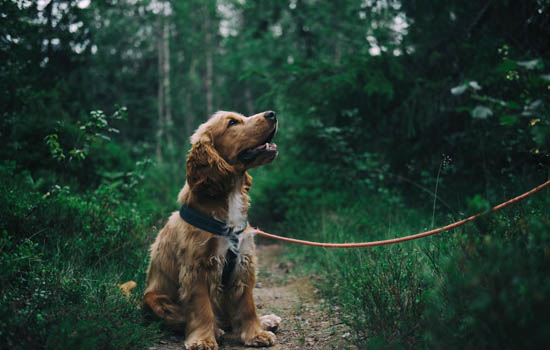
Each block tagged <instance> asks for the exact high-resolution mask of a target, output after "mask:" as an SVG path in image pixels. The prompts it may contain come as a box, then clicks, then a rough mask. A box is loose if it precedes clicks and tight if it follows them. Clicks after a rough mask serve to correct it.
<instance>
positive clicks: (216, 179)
mask: <svg viewBox="0 0 550 350" xmlns="http://www.w3.org/2000/svg"><path fill="white" fill-rule="evenodd" d="M234 172H235V170H234V169H233V167H232V166H231V165H229V164H228V163H227V162H226V161H225V160H224V159H223V158H222V157H220V155H219V154H218V152H217V151H216V149H215V148H214V145H213V143H212V138H211V136H210V135H208V133H204V134H203V135H201V136H200V138H198V140H196V141H195V142H194V143H193V146H192V147H191V150H190V151H189V154H188V155H187V183H188V184H189V187H190V188H191V189H192V190H199V191H202V192H204V193H206V194H208V195H210V196H215V195H218V194H221V193H226V192H228V191H229V190H230V189H231V181H232V179H231V175H232V174H233V173H234Z"/></svg>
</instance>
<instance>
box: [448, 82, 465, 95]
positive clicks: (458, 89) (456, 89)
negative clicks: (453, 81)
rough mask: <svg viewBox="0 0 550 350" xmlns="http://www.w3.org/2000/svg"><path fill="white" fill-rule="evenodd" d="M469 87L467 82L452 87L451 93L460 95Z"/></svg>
mask: <svg viewBox="0 0 550 350" xmlns="http://www.w3.org/2000/svg"><path fill="white" fill-rule="evenodd" d="M467 89H468V85H467V84H461V85H458V86H455V87H454V88H452V89H451V94H453V95H455V96H458V95H462V94H463V93H464V92H465V91H466V90H467Z"/></svg>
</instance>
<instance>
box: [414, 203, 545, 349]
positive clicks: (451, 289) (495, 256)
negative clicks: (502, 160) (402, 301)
mask: <svg viewBox="0 0 550 350" xmlns="http://www.w3.org/2000/svg"><path fill="white" fill-rule="evenodd" d="M548 204H549V203H548V198H543V200H542V201H541V200H529V201H528V204H527V205H525V206H524V207H515V208H512V209H508V210H507V211H506V212H505V213H503V214H495V215H493V216H491V217H490V218H484V219H485V221H486V222H485V228H486V229H485V230H483V231H479V229H478V227H477V226H475V225H469V226H467V227H466V228H465V229H464V232H463V233H462V234H461V235H459V236H457V238H456V242H455V243H454V244H453V245H451V246H449V247H448V248H447V249H445V252H444V254H441V257H440V266H439V268H440V271H439V275H438V276H439V278H438V281H437V283H435V284H434V285H433V286H432V288H431V290H430V291H429V293H427V294H426V297H425V298H424V300H425V302H426V312H425V313H424V314H423V323H424V325H425V326H424V331H423V338H424V339H423V341H425V344H426V345H427V346H428V347H430V348H449V347H450V348H454V347H457V345H458V344H460V348H463V349H487V348H503V349H539V348H543V347H544V346H545V344H547V341H548V338H547V337H548V329H550V322H549V321H548V313H549V312H550V302H549V301H548V298H547V297H546V296H547V295H548V294H549V293H550V281H549V280H548V278H547V277H546V276H548V275H549V273H550V269H549V266H550V264H549V262H550V261H549V256H548V251H549V249H550V234H549V232H550V221H549V217H548V211H547V209H546V208H547V207H548ZM527 208H529V209H527Z"/></svg>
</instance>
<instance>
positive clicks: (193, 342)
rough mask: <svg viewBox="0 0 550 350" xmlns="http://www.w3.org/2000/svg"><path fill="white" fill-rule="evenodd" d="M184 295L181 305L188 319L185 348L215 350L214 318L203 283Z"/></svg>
mask: <svg viewBox="0 0 550 350" xmlns="http://www.w3.org/2000/svg"><path fill="white" fill-rule="evenodd" d="M191 289H192V290H191V291H190V292H187V293H185V294H184V297H183V298H182V299H183V305H184V309H185V313H186V317H187V319H188V321H187V323H186V325H185V346H186V348H187V349H190V350H199V349H200V350H217V349H218V344H217V343H216V339H215V337H214V327H215V322H216V320H215V317H214V312H213V310H212V304H211V302H210V296H209V293H208V292H209V291H208V287H207V285H206V283H205V282H202V283H201V282H198V284H195V285H194V286H193V287H191Z"/></svg>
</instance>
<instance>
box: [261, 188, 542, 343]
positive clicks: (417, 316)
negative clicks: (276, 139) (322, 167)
mask: <svg viewBox="0 0 550 350" xmlns="http://www.w3.org/2000/svg"><path fill="white" fill-rule="evenodd" d="M362 193H367V194H362ZM368 193H371V194H368ZM260 194H262V192H261V190H260ZM306 195H309V196H312V197H314V198H311V197H309V198H307V200H304V201H303V202H301V203H302V205H301V206H298V207H294V208H292V210H289V211H287V215H286V217H285V220H284V221H283V223H282V224H280V225H279V226H278V227H277V231H278V232H284V233H285V234H286V235H288V236H292V237H297V238H302V239H310V240H317V241H324V242H352V241H355V242H360V241H369V240H380V239H385V238H394V237H398V236H403V235H407V234H413V233H417V232H421V231H423V230H425V229H428V228H429V227H427V226H428V225H429V222H430V220H431V215H429V211H428V210H426V211H413V210H410V209H407V208H406V206H405V205H404V204H403V200H401V199H400V197H399V195H397V194H396V193H392V192H391V191H384V192H383V193H380V192H379V193H377V194H375V195H373V194H372V191H369V189H368V188H363V189H361V188H353V189H349V188H348V189H346V190H345V191H338V192H335V191H334V192H331V191H326V192H323V193H321V192H319V193H317V194H314V193H311V192H310V193H309V194H304V196H306ZM260 200H262V198H260ZM478 202H479V200H472V201H471V205H470V210H473V211H474V212H475V211H476V210H479V209H480V208H479V203H478ZM293 203H300V201H293ZM549 205H550V198H549V196H548V195H547V194H539V195H537V196H536V197H531V198H529V199H527V200H525V201H523V202H521V203H519V204H516V205H515V206H513V207H512V208H509V209H506V210H503V211H501V212H497V213H492V214H490V215H488V216H485V217H482V218H481V219H480V220H478V221H476V222H475V223H470V224H468V225H466V226H463V227H462V228H460V229H455V230H454V231H450V232H445V233H441V234H440V235H437V236H432V237H428V238H424V239H421V240H416V241H411V242H405V243H401V244H398V245H389V246H380V247H373V248H354V249H322V248H314V247H304V246H292V248H291V249H290V251H289V253H288V254H289V257H288V258H290V259H293V260H296V261H298V262H299V263H298V264H296V265H297V266H301V268H302V269H303V272H305V273H308V274H311V273H314V274H316V275H319V277H320V279H321V281H322V282H320V283H319V286H318V287H319V288H320V289H321V290H322V291H323V293H324V294H325V296H326V297H327V298H328V300H330V302H331V303H335V304H337V305H340V307H341V313H340V317H341V318H342V320H343V322H345V323H346V324H348V325H349V326H350V327H351V329H353V330H354V334H355V338H354V339H355V341H356V343H357V344H358V345H359V346H360V347H361V348H364V347H366V348H370V349H388V348H396V349H402V348H406V349H417V348H430V349H433V348H439V349H442V348H450V349H459V348H460V349H489V348H503V349H513V348H541V347H542V346H543V345H544V344H545V343H547V340H548V331H549V330H550V321H549V320H548V317H547V315H548V312H550V302H549V301H548V298H547V296H548V295H549V294H550V280H549V279H548V278H547V277H546V276H548V275H549V272H550V268H549V267H550V264H549V263H550V254H549V253H548V252H549V251H550V220H549V219H550V217H549V214H550V213H549V211H548V209H547V208H548V207H549ZM474 212H472V213H471V214H473V213H474ZM305 213H309V214H305ZM439 221H441V222H451V221H452V218H450V217H441V218H440V220H439Z"/></svg>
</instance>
